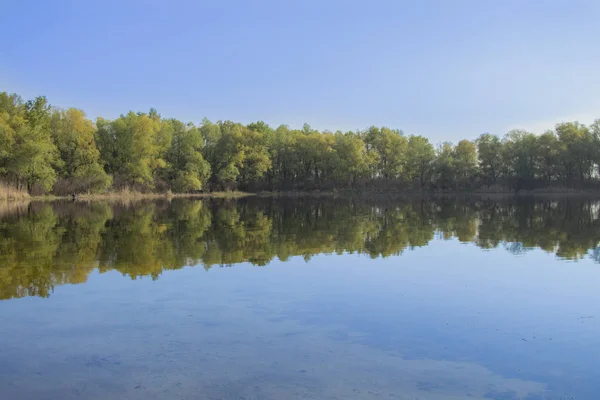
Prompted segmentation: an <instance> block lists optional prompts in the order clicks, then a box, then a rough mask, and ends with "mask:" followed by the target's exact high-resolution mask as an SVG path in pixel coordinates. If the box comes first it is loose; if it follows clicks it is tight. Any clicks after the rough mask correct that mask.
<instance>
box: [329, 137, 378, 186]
mask: <svg viewBox="0 0 600 400" xmlns="http://www.w3.org/2000/svg"><path fill="white" fill-rule="evenodd" d="M333 151H334V154H335V158H334V171H335V176H336V178H337V179H338V180H339V181H341V182H350V184H351V185H352V186H355V185H356V184H357V183H358V181H359V180H361V179H364V178H367V177H369V175H370V174H371V173H372V171H373V166H374V165H375V164H376V162H377V153H375V152H374V151H368V150H367V147H366V146H365V142H364V141H362V140H361V138H360V137H359V136H358V135H356V134H354V133H352V132H349V133H347V134H342V133H337V134H336V135H335V142H334V144H333Z"/></svg>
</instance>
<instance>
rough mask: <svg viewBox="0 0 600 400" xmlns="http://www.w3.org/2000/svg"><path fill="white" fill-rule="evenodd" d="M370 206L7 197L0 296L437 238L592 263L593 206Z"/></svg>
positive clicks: (599, 223)
mask: <svg viewBox="0 0 600 400" xmlns="http://www.w3.org/2000/svg"><path fill="white" fill-rule="evenodd" d="M369 203H372V202H369ZM369 203H367V202H362V201H353V200H343V199H339V200H335V201H333V200H327V201H320V200H317V199H311V200H306V199H304V200H301V199H292V200H290V199H287V200H285V201H281V200H278V199H273V198H270V199H266V200H265V199H252V198H245V199H242V200H239V201H230V200H227V201H225V200H217V199H214V200H205V201H193V200H189V199H174V200H172V201H170V202H168V201H156V202H145V201H142V202H135V203H130V204H120V203H116V204H109V203H104V202H90V203H83V202H81V203H80V202H76V203H65V202H52V203H47V202H40V203H30V204H29V205H26V206H23V205H20V204H17V203H5V206H4V207H10V208H11V209H6V208H2V207H0V249H1V251H0V299H7V298H12V297H23V296H42V297H46V296H49V295H50V294H51V293H52V291H53V289H54V287H55V286H57V285H61V284H64V283H83V282H85V281H86V280H87V278H88V276H89V274H90V273H91V272H92V271H93V270H94V269H96V268H98V269H99V270H100V272H108V271H113V270H116V271H118V272H120V273H122V274H123V275H126V276H129V277H131V278H132V279H135V278H138V277H142V276H150V277H152V278H153V279H157V278H158V277H159V276H160V275H161V274H162V273H163V271H165V270H174V269H179V268H182V267H184V266H187V265H202V266H204V268H206V269H210V268H211V267H213V266H231V265H235V264H237V263H242V262H250V263H252V264H254V265H258V266H262V265H266V264H268V263H269V262H271V261H272V260H274V259H279V260H281V261H286V260H288V259H290V258H291V257H295V256H301V257H304V259H305V260H309V259H310V258H311V257H313V256H315V255H318V254H332V253H333V254H341V253H358V254H364V255H366V256H368V257H372V258H377V257H388V256H394V255H400V254H402V253H403V252H405V251H407V250H410V249H414V248H416V247H420V246H426V245H428V244H429V242H430V241H431V240H433V239H434V238H436V237H437V238H440V239H451V238H456V239H457V240H460V241H462V242H469V243H474V244H475V245H477V246H479V247H480V248H482V249H490V248H496V247H499V246H500V247H503V248H505V249H506V250H507V251H510V252H513V253H522V252H526V251H528V250H530V249H533V248H541V249H543V250H545V251H547V252H549V253H552V254H555V255H556V256H557V257H560V258H566V259H581V258H584V257H593V258H594V259H595V260H596V261H597V262H600V247H598V243H599V241H600V218H599V215H598V206H597V203H595V202H591V201H580V200H576V201H574V200H569V201H561V202H556V201H530V200H528V199H517V200H512V201H507V202H494V201H486V200H469V201H468V202H464V203H463V202H454V201H443V200H437V201H431V202H422V201H420V200H419V201H410V202H401V203H398V202H396V201H394V202H388V201H378V202H376V203H375V204H369Z"/></svg>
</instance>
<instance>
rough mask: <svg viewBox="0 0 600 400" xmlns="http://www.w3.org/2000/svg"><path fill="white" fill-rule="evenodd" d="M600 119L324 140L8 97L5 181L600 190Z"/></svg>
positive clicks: (186, 187) (196, 187) (38, 186)
mask: <svg viewBox="0 0 600 400" xmlns="http://www.w3.org/2000/svg"><path fill="white" fill-rule="evenodd" d="M599 172H600V119H599V120H596V121H595V122H594V123H593V124H591V125H589V126H586V125H583V124H580V123H577V122H565V123H560V124H557V125H556V126H555V127H554V129H549V130H548V131H547V132H545V133H543V134H541V135H536V134H533V133H530V132H526V131H523V130H513V131H511V132H509V133H507V134H506V135H505V136H504V137H502V138H500V137H498V136H495V135H491V134H488V133H485V134H482V135H481V136H480V137H479V138H477V139H476V140H474V141H469V140H461V141H459V142H458V143H457V144H456V145H454V144H452V143H441V144H438V145H433V144H432V143H431V142H430V141H429V140H428V139H427V138H426V137H423V136H420V135H405V134H404V133H403V132H402V131H400V130H395V129H389V128H386V127H381V128H380V127H375V126H372V127H369V128H367V129H364V130H357V131H349V132H341V131H337V132H331V131H322V132H319V131H317V130H315V129H312V128H311V127H310V125H308V124H305V125H304V126H303V127H302V129H291V128H290V127H288V126H286V125H281V126H279V127H277V128H272V127H270V126H269V125H267V124H266V123H264V122H260V121H259V122H256V123H251V124H248V125H243V124H240V123H235V122H231V121H219V122H216V123H212V122H210V121H209V120H207V119H204V120H203V121H202V123H200V124H199V125H195V124H193V123H184V122H182V121H179V120H176V119H173V118H163V117H162V116H161V115H160V114H159V113H158V112H157V111H156V110H154V109H151V110H150V111H149V112H148V113H141V112H138V113H136V112H133V111H131V112H129V113H127V114H123V115H121V116H119V118H117V119H115V120H107V119H104V118H98V119H97V120H96V121H94V122H93V121H91V120H90V119H88V118H86V115H85V113H84V112H83V111H81V110H79V109H75V108H69V109H66V110H63V109H59V108H56V107H52V106H51V105H50V104H49V103H48V101H47V99H46V98H45V97H43V96H40V97H36V98H35V99H32V100H28V101H24V100H23V99H22V98H21V97H20V96H18V95H16V94H8V93H6V92H2V93H0V180H2V181H4V182H5V183H7V184H10V185H14V186H15V187H17V188H18V189H21V190H27V191H29V192H30V193H34V194H40V193H48V192H53V193H55V194H62V195H64V194H71V193H83V192H87V193H98V192H104V191H107V190H110V189H116V190H118V189H122V188H126V187H127V188H129V189H133V190H139V191H145V192H149V191H157V192H166V191H172V192H178V193H189V192H197V191H210V190H233V189H240V190H247V191H261V190H267V191H280V190H332V189H338V188H339V189H343V188H366V189H386V190H392V189H398V190H441V191H469V190H477V189H486V190H520V189H535V188H543V187H563V188H579V189H581V188H596V187H599V186H600V174H599Z"/></svg>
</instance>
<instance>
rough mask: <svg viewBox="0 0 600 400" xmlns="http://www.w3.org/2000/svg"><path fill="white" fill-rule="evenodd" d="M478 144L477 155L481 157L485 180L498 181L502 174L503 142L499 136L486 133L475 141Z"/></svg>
mask: <svg viewBox="0 0 600 400" xmlns="http://www.w3.org/2000/svg"><path fill="white" fill-rule="evenodd" d="M475 143H476V144H477V155H478V157H479V168H480V173H481V177H482V180H483V182H484V183H485V184H486V185H488V186H489V185H493V184H495V183H497V182H498V179H499V178H500V176H501V175H502V169H503V160H502V154H503V149H502V142H501V141H500V139H499V138H498V136H494V135H490V134H489V133H484V134H483V135H481V136H479V138H478V139H477V140H476V142H475Z"/></svg>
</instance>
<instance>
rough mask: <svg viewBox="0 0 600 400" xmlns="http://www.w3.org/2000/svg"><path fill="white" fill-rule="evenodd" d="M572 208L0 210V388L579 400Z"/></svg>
mask: <svg viewBox="0 0 600 400" xmlns="http://www.w3.org/2000/svg"><path fill="white" fill-rule="evenodd" d="M598 209H599V204H598V203H596V202H593V201H585V200H573V199H569V200H560V201H550V200H543V201H534V200H531V199H518V200H510V201H508V200H507V201H501V202H495V201H489V200H469V201H460V202H458V201H450V200H444V201H442V200H440V201H427V202H426V201H420V200H419V201H404V202H403V201H394V202H392V201H385V202H382V201H374V202H370V203H368V202H352V201H349V200H314V199H313V200H300V199H288V200H272V199H258V198H256V199H254V198H249V199H243V200H238V201H224V200H212V201H200V200H182V199H179V200H173V201H171V202H166V201H163V202H137V203H132V204H105V203H91V204H88V203H52V204H50V203H40V204H37V203H35V204H29V205H15V204H13V205H10V206H8V205H6V204H4V205H2V206H0V299H1V300H0V398H1V399H3V400H4V399H7V400H12V399H19V400H30V399H31V400H33V399H35V400H41V399H48V400H50V399H52V400H54V399H140V400H141V399H144V400H147V399H246V400H249V399H411V400H412V399H434V400H435V399H444V400H450V399H467V398H470V399H497V400H500V399H502V400H513V399H527V400H534V399H535V400H539V399H551V400H560V399H598V398H600V384H599V381H598V376H599V375H598V371H597V369H598V365H599V364H600V264H599V261H600V250H598V243H599V241H600V216H599V213H598Z"/></svg>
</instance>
